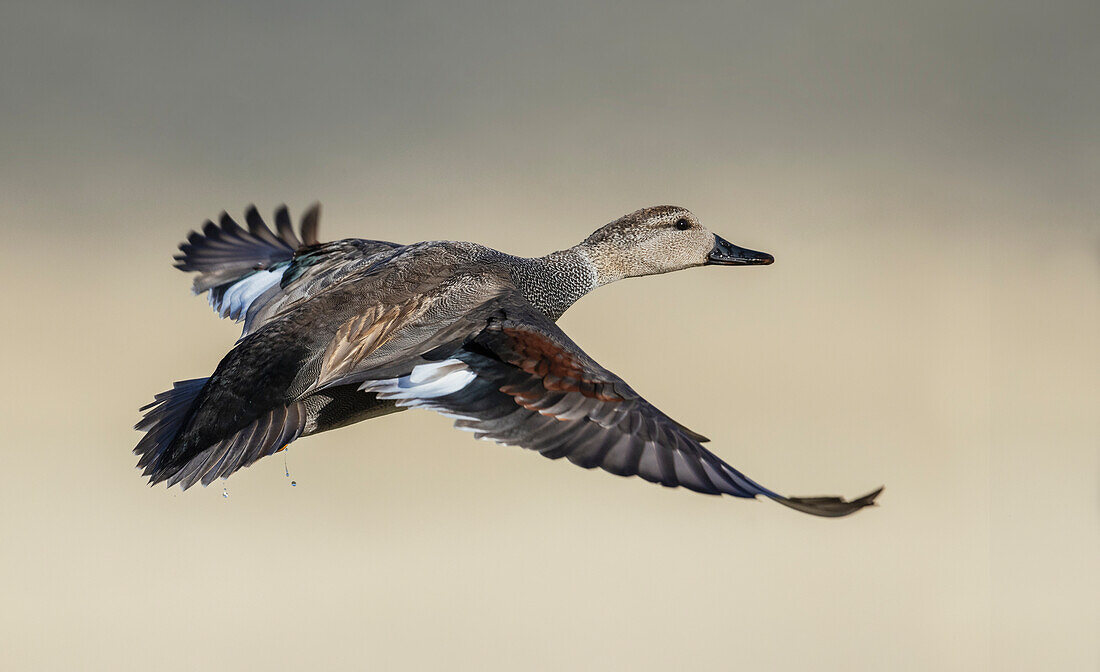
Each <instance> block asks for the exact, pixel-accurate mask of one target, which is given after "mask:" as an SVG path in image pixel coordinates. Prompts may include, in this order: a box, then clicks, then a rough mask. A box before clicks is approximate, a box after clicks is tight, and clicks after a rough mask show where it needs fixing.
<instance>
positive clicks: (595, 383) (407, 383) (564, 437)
mask: <svg viewBox="0 0 1100 672" xmlns="http://www.w3.org/2000/svg"><path fill="white" fill-rule="evenodd" d="M469 318H471V319H468V320H465V323H466V324H467V326H473V324H474V323H475V322H477V321H478V319H479V318H480V319H481V320H483V321H481V322H480V325H479V328H477V329H476V331H472V332H470V333H469V335H468V337H467V338H465V340H463V341H462V342H461V344H460V345H458V346H457V347H456V346H455V343H454V342H453V339H446V338H444V339H442V340H443V343H441V344H440V345H439V346H438V347H436V348H435V349H434V350H431V351H424V352H422V353H421V355H420V357H419V359H420V361H423V362H425V363H421V364H418V365H415V366H413V367H412V368H411V369H409V370H408V371H407V373H404V374H403V375H399V376H394V377H387V378H381V377H377V376H375V375H372V373H371V372H370V371H360V372H359V374H358V378H359V379H360V380H362V383H361V389H363V390H367V391H372V392H375V393H376V394H377V395H378V398H379V399H390V400H393V401H395V403H397V404H398V405H400V406H409V407H419V408H426V409H430V410H434V411H437V412H439V413H442V414H444V415H447V416H450V417H453V418H456V422H455V426H456V427H458V428H460V429H464V430H468V431H472V432H474V434H475V435H476V436H477V437H478V438H484V439H492V440H493V441H496V442H498V443H502V444H506V445H517V446H522V447H523V448H527V449H529V450H533V451H536V452H538V453H540V454H542V455H544V456H546V457H548V458H551V459H559V458H562V457H564V458H566V459H568V460H569V461H570V462H572V463H574V464H576V465H578V466H581V467H584V468H586V469H591V468H594V467H599V468H601V469H603V470H605V471H608V472H610V473H613V474H616V475H619V476H635V475H637V476H641V477H642V478H643V479H645V480H647V481H651V482H654V483H660V484H661V485H664V486H666V487H678V486H682V487H685V488H688V489H690V490H694V491H696V492H701V493H705V494H710V495H719V494H726V495H732V496H734V497H745V498H754V497H756V496H757V495H763V496H765V497H768V498H770V499H773V500H775V501H777V502H779V503H780V504H783V505H785V506H788V507H790V508H793V509H796V510H799V511H803V512H805V513H809V514H813V515H817V516H825V517H839V516H846V515H848V514H851V513H853V512H855V511H858V510H859V509H861V508H863V507H865V506H869V505H871V504H873V503H874V500H875V497H877V496H878V494H879V492H881V490H882V489H881V488H879V489H878V490H875V491H874V492H871V493H868V494H867V495H864V496H862V497H860V498H858V499H855V500H852V501H847V500H845V499H843V498H841V497H784V496H782V495H779V494H777V493H776V492H774V491H772V490H770V489H768V488H766V487H764V486H762V485H760V484H759V483H757V482H756V481H754V480H752V479H750V478H748V477H747V476H745V475H744V474H743V473H741V472H740V471H738V470H737V469H735V468H733V467H732V466H730V465H729V464H727V463H725V462H724V461H723V460H722V459H721V458H719V457H718V456H717V455H715V454H714V453H712V452H710V451H709V450H707V449H706V448H704V447H703V446H702V443H703V442H704V441H706V440H707V439H706V438H705V437H703V436H701V435H699V434H696V433H695V432H693V431H691V430H689V429H687V428H686V427H684V426H683V425H681V424H680V423H678V422H676V421H675V420H672V419H671V418H670V417H668V416H667V415H665V414H664V413H662V412H661V411H660V410H659V409H657V408H656V407H655V406H653V405H652V404H651V403H649V402H648V401H646V400H645V399H644V398H643V397H642V396H641V395H639V394H638V393H637V392H635V391H634V390H633V389H632V388H631V387H630V386H629V385H627V384H626V382H625V381H623V380H622V379H621V378H619V377H618V376H616V375H615V374H614V373H612V372H610V371H608V370H607V369H605V368H603V367H602V366H600V365H599V364H598V363H596V362H595V361H594V360H593V359H592V358H591V357H589V356H588V355H587V354H585V353H584V351H583V350H581V349H580V348H579V347H578V346H577V345H576V344H575V343H574V342H573V341H572V340H570V338H569V337H568V336H567V335H566V334H565V333H564V332H563V331H562V330H561V329H560V328H558V327H557V325H555V324H554V323H553V321H551V320H550V319H549V318H548V317H546V315H544V314H543V313H542V312H540V311H539V310H538V309H537V308H535V307H534V306H532V305H530V304H529V303H527V302H526V301H525V300H524V299H523V298H522V297H520V296H519V295H518V294H515V293H512V294H508V295H504V296H501V297H498V298H497V299H495V300H494V301H492V302H491V303H490V304H487V305H486V306H484V307H483V308H482V309H481V310H479V311H473V312H471V313H470V314H469ZM347 380H348V379H347V378H344V379H343V382H345V383H346V382H347Z"/></svg>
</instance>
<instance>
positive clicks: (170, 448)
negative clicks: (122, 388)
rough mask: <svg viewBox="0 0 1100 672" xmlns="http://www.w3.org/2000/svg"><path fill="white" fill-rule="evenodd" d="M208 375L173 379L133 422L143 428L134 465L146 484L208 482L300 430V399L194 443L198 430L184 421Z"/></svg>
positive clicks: (303, 417) (303, 414) (292, 437)
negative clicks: (222, 434)
mask: <svg viewBox="0 0 1100 672" xmlns="http://www.w3.org/2000/svg"><path fill="white" fill-rule="evenodd" d="M207 380H208V379H207V378H197V379H195V380H185V381H181V382H178V383H176V384H175V385H174V386H173V387H172V389H171V390H168V391H167V392H162V393H160V394H158V395H157V396H156V397H155V398H154V401H153V402H152V403H150V404H148V405H146V406H145V407H143V408H142V410H144V411H147V413H146V414H145V417H143V418H142V420H141V421H140V422H139V423H137V425H135V426H134V428H135V429H138V430H142V431H144V432H146V434H145V436H144V437H142V439H141V441H139V442H138V444H137V447H136V448H134V453H135V454H137V455H140V459H139V460H138V465H137V466H138V467H139V468H143V469H144V471H143V472H142V474H143V475H144V476H146V477H148V478H149V485H156V484H157V483H162V482H164V481H167V482H168V487H172V486H174V485H176V484H177V483H178V484H180V485H181V486H182V488H183V489H184V490H186V489H187V488H190V487H191V486H192V485H194V484H195V483H198V482H200V481H201V482H202V484H203V485H204V486H205V485H209V484H210V483H212V482H213V481H214V480H215V479H216V478H218V477H222V478H226V477H228V476H229V475H230V474H232V473H233V472H235V471H237V470H238V469H242V468H244V467H247V466H250V465H252V464H253V463H254V462H256V461H257V460H259V459H260V458H262V457H266V456H267V455H271V454H272V453H276V452H278V451H280V450H282V449H283V448H284V447H286V445H287V444H288V443H290V442H291V441H294V440H295V439H297V438H298V437H300V436H301V435H302V431H303V430H304V428H305V421H306V412H305V408H304V407H303V406H302V405H301V404H300V403H292V404H290V405H288V406H278V407H276V408H274V409H272V410H271V411H269V412H267V413H264V414H261V415H260V417H258V418H257V419H256V420H254V421H253V422H252V423H250V424H248V425H247V426H245V427H244V428H242V429H240V430H239V431H236V432H234V433H232V434H231V435H230V436H227V437H226V438H224V439H222V440H220V441H215V442H213V443H212V444H211V445H205V446H196V445H194V443H195V441H194V439H195V438H196V436H195V435H196V432H195V431H194V428H189V427H188V423H189V422H190V421H191V418H192V417H193V416H194V409H195V404H196V402H197V400H198V397H199V393H200V392H201V391H202V389H203V387H204V386H205V384H206V382H207Z"/></svg>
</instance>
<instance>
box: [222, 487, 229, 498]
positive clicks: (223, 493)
mask: <svg viewBox="0 0 1100 672" xmlns="http://www.w3.org/2000/svg"><path fill="white" fill-rule="evenodd" d="M222 497H223V498H224V499H229V491H228V490H226V489H225V488H222Z"/></svg>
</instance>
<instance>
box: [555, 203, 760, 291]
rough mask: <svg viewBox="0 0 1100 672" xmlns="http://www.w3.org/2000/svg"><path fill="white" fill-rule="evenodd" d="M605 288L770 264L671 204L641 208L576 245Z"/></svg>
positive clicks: (686, 211)
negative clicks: (688, 271) (695, 270)
mask: <svg viewBox="0 0 1100 672" xmlns="http://www.w3.org/2000/svg"><path fill="white" fill-rule="evenodd" d="M577 249H578V250H579V251H580V252H582V253H583V254H584V255H585V256H586V257H587V258H588V260H589V261H590V262H591V264H592V265H593V267H594V268H595V269H596V276H597V278H596V281H597V283H598V284H600V285H606V284H607V283H609V282H614V281H615V280H619V279H621V278H634V277H638V276H642V275H655V274H658V273H669V272H671V271H678V270H681V269H684V268H692V267H694V266H707V265H722V266H749V265H762V264H770V263H772V262H773V261H775V259H774V258H773V257H772V255H770V254H767V253H766V252H755V251H753V250H747V249H745V248H743V247H738V246H737V245H734V244H733V243H731V242H729V241H728V240H726V239H724V238H722V237H721V236H718V235H716V234H714V233H711V232H710V231H708V230H707V229H706V227H704V226H703V225H702V224H700V223H699V220H698V219H697V218H696V217H695V215H693V214H691V212H690V211H688V210H686V209H684V208H680V207H676V206H673V205H659V206H657V207H653V208H644V209H642V210H638V211H637V212H632V213H630V214H629V215H626V216H624V217H620V218H619V219H616V220H615V221H614V222H611V223H610V224H607V225H606V226H603V227H601V228H599V229H597V230H596V232H595V233H593V234H592V235H591V236H589V237H588V238H586V239H585V240H584V242H582V243H581V244H580V245H578V246H577Z"/></svg>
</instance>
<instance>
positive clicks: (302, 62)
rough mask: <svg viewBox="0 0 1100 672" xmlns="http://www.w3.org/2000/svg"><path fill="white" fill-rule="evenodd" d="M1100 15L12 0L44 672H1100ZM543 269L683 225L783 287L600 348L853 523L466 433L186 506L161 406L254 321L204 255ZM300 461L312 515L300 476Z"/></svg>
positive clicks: (641, 291) (747, 291)
mask: <svg viewBox="0 0 1100 672" xmlns="http://www.w3.org/2000/svg"><path fill="white" fill-rule="evenodd" d="M1097 72H1100V6H1098V5H1097V4H1096V3H1094V2H1090V3H1079V4H1076V3H958V2H945V3H928V2H923V3H904V4H903V3H890V4H886V3H874V2H868V3H858V2H815V3H802V4H792V3H774V2H759V3H725V4H701V3H699V4H697V3H669V4H667V5H665V4H651V3H607V4H601V5H598V6H596V5H593V4H592V3H530V5H529V6H526V7H525V6H520V5H517V4H516V3H500V4H489V3H470V4H466V5H464V6H462V7H459V6H457V5H456V4H453V3H441V4H438V5H431V4H425V3H394V4H392V5H378V6H367V5H364V4H331V3H315V2H311V3H302V4H298V5H294V4H287V3H233V4H231V5H225V4H221V3H175V4H172V5H167V4H162V5H156V4H152V3H147V2H134V3H90V2H79V3H78V2H73V3H64V2H34V3H17V2H6V3H5V4H4V5H3V7H2V8H0V87H2V88H0V194H2V198H0V222H2V224H0V226H2V227H3V239H4V241H5V242H4V245H3V254H2V263H0V281H2V283H3V287H5V288H6V291H5V292H4V293H3V296H2V297H0V302H2V306H0V308H2V310H3V314H4V315H5V320H4V327H3V333H4V341H3V345H4V347H3V348H2V349H0V353H2V354H0V356H2V357H3V362H2V364H3V370H4V372H5V374H6V380H5V384H4V385H3V386H2V387H3V392H2V393H0V394H3V402H4V403H3V404H2V405H0V425H2V426H3V427H4V430H5V437H4V440H3V442H2V443H0V469H2V472H3V474H4V478H3V481H2V486H0V538H2V539H3V542H2V543H0V570H2V571H0V584H2V590H0V593H2V594H3V599H2V602H3V608H2V609H0V638H2V639H0V662H3V663H4V665H3V666H4V667H5V668H6V669H112V670H115V669H148V668H150V667H152V668H156V669H165V670H174V669H180V670H183V669H194V668H195V667H198V666H214V667H218V668H220V669H227V670H228V669H244V668H250V669H319V668H324V667H328V668H332V667H337V668H354V667H361V668H366V667H372V668H374V669H383V668H429V667H430V668H435V669H479V670H480V669H487V668H496V669H547V670H557V669H669V668H673V667H686V666H700V667H703V666H705V667H708V668H710V669H736V668H743V667H748V666H753V667H754V668H756V669H765V670H846V671H847V670H867V669H883V670H968V671H969V670H1095V669H1097V667H1098V664H1100V661H1098V649H1097V646H1096V633H1097V632H1098V631H1100V614H1098V607H1097V604H1100V600H1098V599H1097V598H1098V594H1100V590H1098V588H1100V586H1098V580H1097V571H1096V558H1097V557H1100V525H1098V523H1100V515H1098V501H1100V489H1098V481H1097V477H1098V474H1100V455H1098V446H1100V419H1098V418H1100V413H1098V409H1100V349H1098V347H1097V343H1100V272H1098V261H1100V222H1098V212H1100V190H1098V189H1097V185H1098V178H1100V112H1098V110H1100V85H1098V78H1097V74H1096V73H1097ZM315 199H316V200H320V201H322V202H323V203H324V206H325V214H324V217H323V219H322V237H324V238H336V237H346V236H359V237H375V238H382V239H392V240H400V241H416V240H423V239H439V238H454V239H468V240H476V241H479V242H483V243H486V244H489V245H492V246H495V247H498V248H500V249H504V250H507V251H510V252H515V253H522V254H531V255H534V254H542V253H545V252H547V251H550V250H552V249H559V248H562V247H566V246H568V245H571V244H573V243H575V242H577V241H578V240H580V239H582V238H583V237H584V236H586V235H587V234H588V233H589V232H590V231H591V230H592V229H594V228H596V227H597V226H599V225H602V224H603V223H605V222H607V221H610V220H611V219H614V218H616V217H618V216H619V215H621V214H624V213H626V212H629V211H632V210H634V209H636V208H639V207H643V206H648V205H654V204H658V203H675V204H679V205H684V206H687V207H690V208H692V210H693V211H694V212H695V213H696V214H697V215H698V216H699V217H700V218H701V219H702V221H703V222H704V223H705V224H706V225H708V226H709V227H710V228H711V229H712V230H714V231H716V232H718V233H720V234H721V235H723V236H725V237H726V238H728V239H730V240H732V241H734V242H736V243H739V244H742V245H745V246H747V247H751V248H753V249H762V250H767V251H769V252H772V253H774V254H775V255H776V258H777V262H776V264H775V265H774V266H771V267H768V268H749V269H721V268H708V269H698V270H693V271H688V272H683V273H679V274H676V275H672V276H666V277H657V278H646V279H641V280H633V281H628V282H623V283H620V284H618V285H616V286H613V287H609V288H606V289H602V290H600V291H599V292H597V293H596V294H594V295H592V296H590V297H588V298H586V299H584V300H583V301H582V302H581V303H580V304H578V305H577V306H576V307H575V308H574V309H572V310H571V311H570V312H569V313H568V314H567V315H566V316H565V317H564V319H563V321H562V325H563V327H564V328H565V329H566V330H567V331H569V333H570V334H571V335H572V336H573V337H574V338H575V339H576V340H577V341H578V342H579V343H581V344H582V345H583V346H584V347H585V348H586V349H587V350H588V351H589V353H590V354H592V355H593V356H594V357H595V358H596V359H597V360H598V361H600V362H601V363H602V364H604V365H605V366H607V367H608V368H610V369H612V370H614V371H616V372H617V373H619V374H621V375H622V376H624V377H625V378H626V379H627V380H628V381H630V382H631V383H632V385H634V387H636V388H637V389H638V390H639V391H640V392H642V393H643V394H645V395H647V396H648V397H649V398H650V399H651V400H652V401H653V402H654V403H656V404H657V405H658V406H660V407H661V408H662V409H664V410H665V411H667V412H668V413H669V414H671V415H672V416H673V417H675V418H677V419H678V420H680V421H682V422H684V423H685V424H687V425H688V426H690V427H692V428H694V429H696V430H698V431H700V432H702V433H704V434H707V435H709V436H710V437H711V438H712V439H713V444H712V445H713V447H714V450H715V451H717V452H718V453H719V454H720V455H722V456H724V457H726V458H727V459H729V460H730V461H731V462H732V463H733V464H735V465H737V466H738V467H740V468H742V469H744V470H745V471H746V472H747V473H748V474H750V475H752V476H754V477H756V478H758V479H759V480H761V481H762V482H763V483H765V484H767V485H770V486H773V487H775V488H777V489H779V490H781V491H784V492H790V493H795V494H815V493H843V494H847V495H856V494H860V493H862V492H864V491H866V490H867V489H870V488H871V487H874V486H877V485H879V484H880V483H885V484H886V485H887V490H886V492H885V494H884V495H883V497H882V498H881V501H880V503H881V506H880V507H879V508H877V509H873V510H869V511H865V512H862V513H860V514H859V515H857V516H854V517H852V518H848V519H844V520H839V521H830V520H820V519H814V518H810V517H806V516H801V515H799V514H796V513H794V512H791V511H788V510H786V509H783V508H781V507H778V506H775V505H772V504H767V503H752V502H743V501H735V500H732V499H714V498H708V497H703V496H700V495H695V494H692V493H688V492H681V491H668V490H665V489H662V488H659V487H655V486H652V485H649V484H645V483H642V482H640V481H638V480H637V479H630V480H627V479H617V478H614V477H612V476H609V475H607V474H604V473H600V472H584V471H582V470H579V469H577V468H575V467H572V466H571V465H568V464H564V463H556V462H549V461H546V460H544V459H542V458H540V457H538V456H536V455H532V454H528V453H525V452H524V451H521V450H519V449H515V448H506V447H501V446H496V445H493V444H489V443H481V442H474V441H473V440H472V439H471V438H470V437H469V435H467V434H464V433H460V432H455V431H453V430H451V429H450V427H449V422H448V421H447V420H446V419H444V418H440V417H436V416H434V415H432V414H429V413H426V412H410V413H404V414H401V415H398V416H393V417H390V418H385V419H381V420H376V421H372V422H370V423H367V424H361V425H357V426H355V427H351V428H347V429H344V430H340V431H337V432H332V433H329V434H324V435H321V436H319V437H315V438H311V439H308V440H304V441H302V442H300V443H296V444H294V445H293V446H292V447H291V448H290V450H289V451H288V453H287V455H286V458H287V459H286V465H287V468H288V469H289V472H290V474H291V478H287V477H285V476H284V465H283V460H282V459H281V457H280V458H274V459H268V460H265V461H263V462H261V463H259V464H257V465H256V466H255V467H253V468H251V469H248V470H245V471H243V472H241V473H239V474H237V475H235V476H234V477H233V478H232V479H231V480H229V481H228V482H227V483H225V486H226V488H227V494H228V495H229V497H228V498H223V496H222V494H223V493H222V484H218V485H217V486H212V487H210V488H207V489H206V490H203V489H201V488H199V489H195V490H192V491H189V492H187V493H185V494H180V493H179V492H177V491H174V490H173V491H165V490H163V489H160V488H158V489H153V490H150V489H148V488H147V487H146V486H145V485H144V483H143V481H142V479H141V478H140V477H139V474H138V472H137V471H136V470H134V468H133V464H134V462H135V458H134V457H133V456H132V455H131V454H130V449H131V448H132V446H133V445H134V443H135V442H136V441H137V438H138V434H137V433H135V432H133V431H132V430H130V426H131V425H132V424H133V423H134V422H135V421H136V420H137V419H138V417H139V416H138V413H137V410H136V409H137V408H138V407H139V406H141V405H143V404H144V403H146V402H147V401H148V400H150V399H151V397H152V395H153V394H154V393H156V392H159V391H161V390H162V389H165V388H166V387H168V386H169V385H170V383H171V382H172V381H173V380H179V379H184V378H191V377H196V376H205V375H208V374H209V372H210V371H211V370H212V369H213V367H214V366H215V365H216V363H217V361H218V359H219V358H220V357H221V356H222V354H224V352H225V351H226V350H227V349H228V348H229V347H230V346H231V345H232V342H233V340H234V339H235V336H236V334H237V333H238V332H237V328H236V327H235V326H234V325H231V324H228V323H224V322H223V323H219V322H218V320H217V319H216V318H215V317H214V316H213V315H212V313H211V312H210V310H209V308H208V307H207V306H206V305H205V301H203V300H202V299H197V298H190V297H189V296H188V287H189V280H188V278H186V277H185V276H183V275H182V274H180V273H179V272H177V271H175V270H173V269H172V268H171V267H170V256H171V254H172V252H173V250H174V247H175V245H176V244H177V243H178V242H179V241H180V240H182V238H183V236H184V235H185V234H186V232H187V230H188V229H190V228H195V227H197V226H198V225H199V224H201V221H202V220H203V219H204V218H206V217H212V216H215V215H216V214H217V213H218V212H219V211H220V210H222V209H227V210H229V211H230V212H232V213H236V214H239V213H240V212H241V211H242V210H243V208H244V207H245V205H247V204H248V203H250V202H256V203H257V204H258V205H260V207H261V210H263V211H264V212H265V213H269V212H270V211H271V210H272V209H273V208H274V206H275V205H277V204H278V203H280V202H284V201H285V202H287V203H289V204H290V205H291V208H292V210H294V211H295V212H300V211H301V210H302V209H303V208H304V207H305V206H306V205H307V204H308V203H309V202H310V201H312V200H315ZM291 479H293V480H295V481H296V482H297V483H298V485H297V487H291V486H290V480H291Z"/></svg>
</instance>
